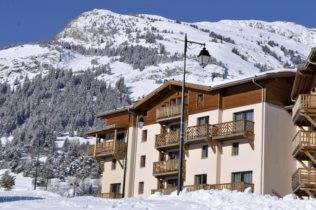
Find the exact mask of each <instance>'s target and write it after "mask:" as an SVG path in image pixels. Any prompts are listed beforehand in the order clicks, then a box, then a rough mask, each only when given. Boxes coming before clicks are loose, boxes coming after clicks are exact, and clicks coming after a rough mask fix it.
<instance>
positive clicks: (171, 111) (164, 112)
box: [156, 105, 181, 121]
mask: <svg viewBox="0 0 316 210" xmlns="http://www.w3.org/2000/svg"><path fill="white" fill-rule="evenodd" d="M180 114H181V105H173V106H166V107H160V108H157V110H156V119H157V120H158V121H159V120H162V119H169V118H173V117H178V116H180Z"/></svg>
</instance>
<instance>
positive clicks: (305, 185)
mask: <svg viewBox="0 0 316 210" xmlns="http://www.w3.org/2000/svg"><path fill="white" fill-rule="evenodd" d="M292 189H293V192H294V193H296V194H298V195H300V196H304V195H308V194H306V192H305V190H310V189H314V190H315V189H316V169H310V170H307V169H305V168H299V169H297V170H296V171H295V173H294V174H293V176H292Z"/></svg>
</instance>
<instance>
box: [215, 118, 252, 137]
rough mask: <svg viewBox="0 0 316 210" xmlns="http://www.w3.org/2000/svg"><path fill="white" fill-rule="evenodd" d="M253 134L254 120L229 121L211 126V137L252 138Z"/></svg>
mask: <svg viewBox="0 0 316 210" xmlns="http://www.w3.org/2000/svg"><path fill="white" fill-rule="evenodd" d="M253 135H254V122H252V121H248V120H240V121H231V122H225V123H220V124H215V125H213V126H212V138H213V139H220V140H231V139H234V138H252V137H253Z"/></svg>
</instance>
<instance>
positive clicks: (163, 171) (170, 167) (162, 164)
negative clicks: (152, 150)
mask: <svg viewBox="0 0 316 210" xmlns="http://www.w3.org/2000/svg"><path fill="white" fill-rule="evenodd" d="M183 166H184V167H185V163H184V164H183ZM178 170H179V160H178V159H172V160H167V161H159V162H154V165H153V175H154V176H167V175H174V174H177V173H178Z"/></svg>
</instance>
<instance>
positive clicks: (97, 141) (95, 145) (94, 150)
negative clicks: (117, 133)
mask: <svg viewBox="0 0 316 210" xmlns="http://www.w3.org/2000/svg"><path fill="white" fill-rule="evenodd" d="M98 143H99V139H98V134H95V144H94V149H93V156H94V157H95V154H96V150H97V144H98Z"/></svg>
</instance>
